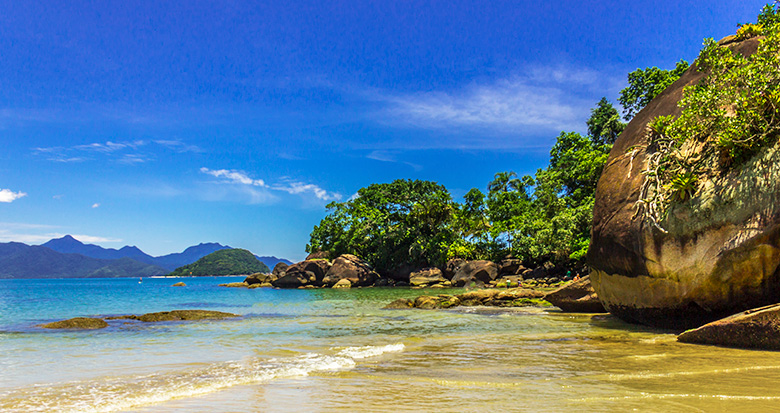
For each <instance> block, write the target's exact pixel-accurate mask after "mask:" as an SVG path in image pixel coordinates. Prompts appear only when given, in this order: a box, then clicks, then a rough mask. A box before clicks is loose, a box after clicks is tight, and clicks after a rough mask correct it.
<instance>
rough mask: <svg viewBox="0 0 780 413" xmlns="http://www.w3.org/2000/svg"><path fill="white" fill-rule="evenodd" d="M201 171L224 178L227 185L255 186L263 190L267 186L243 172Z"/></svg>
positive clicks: (204, 169)
mask: <svg viewBox="0 0 780 413" xmlns="http://www.w3.org/2000/svg"><path fill="white" fill-rule="evenodd" d="M200 171H201V172H202V173H204V174H207V175H211V176H213V177H215V178H223V179H224V180H225V181H226V182H227V183H233V184H244V185H253V186H259V187H261V188H264V187H265V186H266V185H265V181H263V180H262V179H252V178H250V177H249V175H247V174H246V173H245V172H242V171H236V170H227V169H218V170H211V169H209V168H200Z"/></svg>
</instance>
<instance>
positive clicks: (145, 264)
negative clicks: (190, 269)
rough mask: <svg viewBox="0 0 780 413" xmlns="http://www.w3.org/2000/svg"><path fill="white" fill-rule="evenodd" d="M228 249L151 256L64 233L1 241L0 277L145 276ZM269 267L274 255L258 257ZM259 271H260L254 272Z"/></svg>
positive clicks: (205, 247)
mask: <svg viewBox="0 0 780 413" xmlns="http://www.w3.org/2000/svg"><path fill="white" fill-rule="evenodd" d="M228 249H231V248H230V247H228V246H226V245H221V244H218V243H214V242H209V243H202V244H198V245H195V246H192V247H189V248H187V249H185V250H184V251H182V252H179V253H173V254H168V255H163V256H160V257H153V256H151V255H149V254H147V253H145V252H143V251H141V250H140V249H139V248H137V247H134V246H133V247H131V246H125V247H122V248H120V249H114V248H103V247H101V246H98V245H93V244H84V243H82V242H81V241H79V240H77V239H75V238H73V237H72V236H70V235H66V236H64V237H62V238H56V239H52V240H50V241H48V242H46V243H45V244H43V245H41V246H29V245H27V244H22V243H20V242H8V243H0V278H66V277H147V276H152V275H163V274H167V273H169V272H171V271H172V270H174V269H176V268H179V267H182V266H185V265H188V264H192V263H194V262H195V261H197V260H199V259H201V258H203V257H205V256H208V255H209V254H212V253H214V252H217V251H222V250H228ZM254 258H256V259H258V260H260V262H261V263H262V264H264V265H265V266H266V267H268V268H273V266H275V265H276V263H278V262H280V261H281V262H285V263H287V264H291V262H290V261H288V260H285V259H283V258H277V257H258V256H256V255H255V256H254ZM254 272H259V271H254Z"/></svg>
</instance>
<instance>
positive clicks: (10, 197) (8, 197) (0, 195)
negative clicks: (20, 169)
mask: <svg viewBox="0 0 780 413" xmlns="http://www.w3.org/2000/svg"><path fill="white" fill-rule="evenodd" d="M25 196H27V194H26V193H24V192H14V191H12V190H10V189H0V202H4V203H9V202H14V201H16V200H17V199H19V198H23V197H25Z"/></svg>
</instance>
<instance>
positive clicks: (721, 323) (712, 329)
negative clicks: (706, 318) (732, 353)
mask: <svg viewBox="0 0 780 413" xmlns="http://www.w3.org/2000/svg"><path fill="white" fill-rule="evenodd" d="M677 340H678V341H680V342H683V343H694V344H713V345H718V346H725V347H738V348H754V349H762V350H780V304H773V305H770V306H766V307H762V308H756V309H753V310H748V311H745V312H742V313H739V314H735V315H732V316H730V317H726V318H724V319H722V320H718V321H714V322H712V323H709V324H706V325H704V326H701V327H699V328H697V329H694V330H688V331H686V332H684V333H682V334H680V335H679V336H678V337H677Z"/></svg>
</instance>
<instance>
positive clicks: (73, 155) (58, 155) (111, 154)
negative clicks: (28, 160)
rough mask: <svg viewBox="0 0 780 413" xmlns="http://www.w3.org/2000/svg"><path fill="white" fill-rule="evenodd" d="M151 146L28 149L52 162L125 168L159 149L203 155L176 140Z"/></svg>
mask: <svg viewBox="0 0 780 413" xmlns="http://www.w3.org/2000/svg"><path fill="white" fill-rule="evenodd" d="M153 142H154V143H155V144H156V146H155V145H150V144H149V141H144V140H135V141H126V142H113V141H106V142H94V143H88V144H84V145H75V146H70V147H64V146H51V147H37V148H32V151H33V153H35V154H36V155H40V156H45V157H46V158H47V159H48V160H50V161H54V162H63V163H70V162H85V161H92V160H96V159H101V158H103V159H110V160H114V161H116V162H119V163H123V164H127V165H137V164H142V163H146V162H149V161H151V160H153V159H155V156H154V154H155V153H156V151H158V150H160V149H163V150H166V149H167V150H169V151H174V152H176V153H185V152H203V150H201V149H200V148H199V147H197V146H195V145H189V144H186V143H184V142H182V141H180V140H155V141H153Z"/></svg>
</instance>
